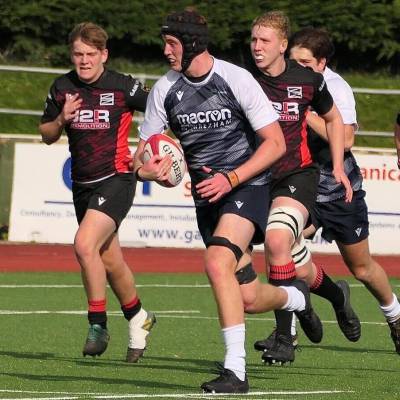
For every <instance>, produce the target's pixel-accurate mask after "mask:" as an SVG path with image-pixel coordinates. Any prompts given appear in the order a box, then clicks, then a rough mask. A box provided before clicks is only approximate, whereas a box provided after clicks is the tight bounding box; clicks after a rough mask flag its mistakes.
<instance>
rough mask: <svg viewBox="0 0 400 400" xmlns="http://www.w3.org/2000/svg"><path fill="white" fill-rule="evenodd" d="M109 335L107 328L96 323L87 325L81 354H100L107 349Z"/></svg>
mask: <svg viewBox="0 0 400 400" xmlns="http://www.w3.org/2000/svg"><path fill="white" fill-rule="evenodd" d="M109 340H110V335H109V334H108V331H107V329H104V328H102V327H101V326H100V325H98V324H93V325H90V326H89V332H88V335H87V338H86V343H85V345H84V346H83V351H82V354H83V356H93V357H95V356H101V355H102V354H103V353H104V352H105V351H106V349H107V346H108V342H109Z"/></svg>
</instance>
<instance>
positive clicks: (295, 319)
mask: <svg viewBox="0 0 400 400" xmlns="http://www.w3.org/2000/svg"><path fill="white" fill-rule="evenodd" d="M296 322H297V318H296V315H295V314H293V317H292V326H291V328H290V333H291V335H292V336H294V335H296Z"/></svg>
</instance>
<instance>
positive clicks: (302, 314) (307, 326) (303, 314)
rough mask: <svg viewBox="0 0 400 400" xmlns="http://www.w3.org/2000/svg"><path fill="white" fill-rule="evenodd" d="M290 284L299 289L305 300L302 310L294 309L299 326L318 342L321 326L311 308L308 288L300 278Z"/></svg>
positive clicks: (320, 336) (313, 340)
mask: <svg viewBox="0 0 400 400" xmlns="http://www.w3.org/2000/svg"><path fill="white" fill-rule="evenodd" d="M292 286H294V287H296V288H297V289H298V290H300V291H301V292H302V293H303V295H304V298H305V300H306V306H305V309H304V310H303V311H295V312H294V313H295V314H296V317H297V318H298V320H299V322H300V326H301V328H302V329H303V331H304V333H305V334H306V336H307V337H308V339H310V341H311V342H313V343H319V342H320V341H321V340H322V335H323V328H322V323H321V320H320V319H319V317H318V315H317V314H316V313H315V311H314V310H313V308H312V305H311V300H310V289H309V288H308V286H307V284H306V283H305V282H304V281H302V280H295V281H293V282H292Z"/></svg>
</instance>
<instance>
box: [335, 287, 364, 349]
mask: <svg viewBox="0 0 400 400" xmlns="http://www.w3.org/2000/svg"><path fill="white" fill-rule="evenodd" d="M336 285H337V286H339V288H340V289H341V290H342V292H343V295H344V305H343V306H342V307H340V308H334V310H335V314H336V319H337V322H338V324H339V328H340V330H341V331H342V332H343V335H344V336H345V337H346V339H347V340H350V342H357V340H359V339H360V336H361V323H360V320H359V318H358V317H357V314H356V313H355V312H354V310H353V309H352V307H351V304H350V287H349V284H348V283H347V282H346V281H337V282H336Z"/></svg>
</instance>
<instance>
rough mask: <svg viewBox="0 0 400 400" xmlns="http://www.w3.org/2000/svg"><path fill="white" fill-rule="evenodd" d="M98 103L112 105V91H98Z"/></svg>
mask: <svg viewBox="0 0 400 400" xmlns="http://www.w3.org/2000/svg"><path fill="white" fill-rule="evenodd" d="M100 105H101V106H113V105H114V93H100Z"/></svg>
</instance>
